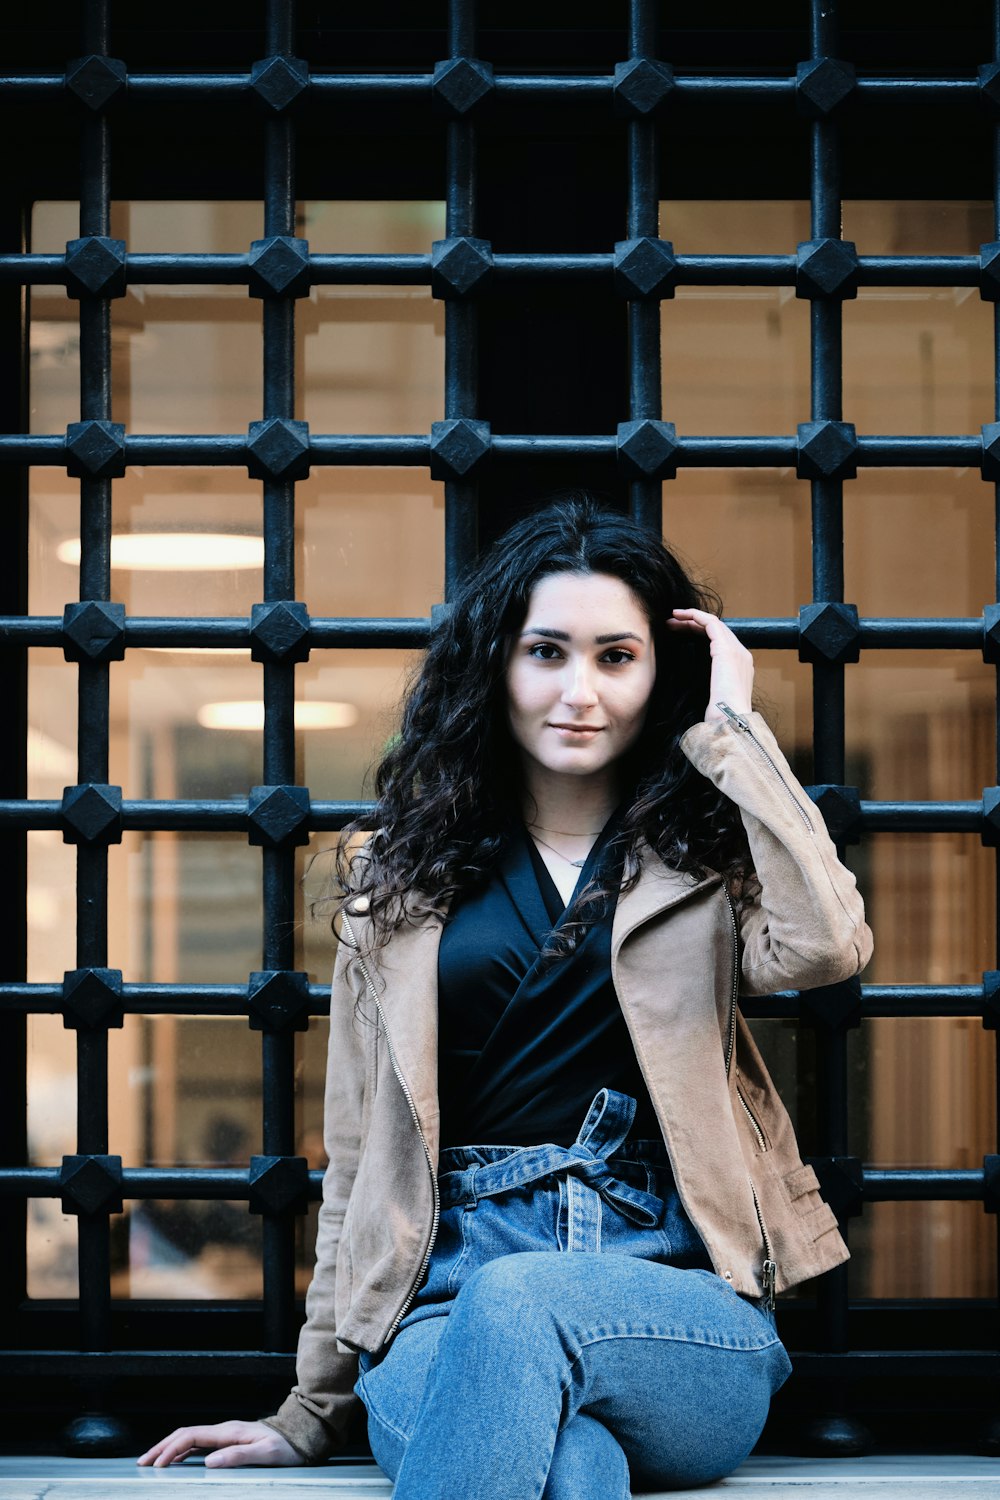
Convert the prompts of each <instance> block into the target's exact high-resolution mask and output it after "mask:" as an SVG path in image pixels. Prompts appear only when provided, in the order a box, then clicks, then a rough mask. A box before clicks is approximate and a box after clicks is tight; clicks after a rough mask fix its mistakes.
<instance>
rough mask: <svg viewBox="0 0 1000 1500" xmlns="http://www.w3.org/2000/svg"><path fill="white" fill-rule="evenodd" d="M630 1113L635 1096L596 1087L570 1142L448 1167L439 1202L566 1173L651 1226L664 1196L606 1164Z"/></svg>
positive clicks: (489, 1194)
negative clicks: (453, 1168) (597, 1090)
mask: <svg viewBox="0 0 1000 1500" xmlns="http://www.w3.org/2000/svg"><path fill="white" fill-rule="evenodd" d="M634 1117H635V1100H634V1099H632V1098H630V1097H629V1095H628V1094H619V1093H616V1092H615V1090H614V1089H601V1091H600V1093H599V1094H596V1095H595V1096H594V1101H593V1103H592V1104H591V1106H590V1108H589V1110H588V1111H587V1118H586V1119H585V1120H584V1122H583V1125H582V1126H581V1128H580V1133H579V1135H578V1136H577V1138H576V1140H575V1141H574V1142H573V1144H572V1146H525V1147H523V1148H521V1149H519V1150H513V1151H511V1153H510V1155H509V1156H504V1157H503V1158H501V1160H500V1161H493V1162H487V1163H485V1164H483V1165H478V1166H471V1167H465V1168H463V1169H462V1170H461V1171H455V1172H448V1173H446V1174H445V1175H444V1176H443V1177H442V1179H441V1202H442V1207H445V1208H451V1207H454V1206H455V1205H456V1204H459V1203H464V1204H465V1205H466V1207H468V1208H473V1207H475V1204H476V1202H477V1201H478V1200H479V1199H480V1198H493V1197H496V1195H497V1194H498V1193H504V1192H507V1191H508V1190H509V1189H510V1188H516V1187H524V1186H526V1185H527V1184H528V1183H531V1182H539V1181H540V1180H541V1179H542V1178H543V1177H552V1176H569V1177H578V1178H579V1179H580V1180H581V1182H584V1183H586V1185H587V1186H588V1187H591V1188H593V1189H594V1191H595V1192H597V1193H599V1194H600V1195H601V1197H602V1198H603V1199H604V1200H605V1202H607V1203H610V1204H611V1205H612V1206H613V1207H614V1208H617V1209H618V1211H619V1212H620V1213H622V1214H624V1215H625V1217H626V1218H627V1219H630V1220H631V1222H632V1223H633V1224H638V1225H639V1226H640V1227H641V1228H643V1229H655V1228H656V1226H657V1225H658V1224H659V1223H660V1222H661V1220H662V1219H663V1214H664V1209H665V1204H664V1202H663V1199H662V1198H657V1197H656V1196H655V1194H653V1193H643V1192H640V1191H639V1190H638V1189H637V1188H633V1187H629V1185H628V1183H627V1182H621V1181H619V1179H618V1178H617V1177H615V1176H614V1175H613V1174H612V1171H611V1168H610V1167H609V1165H608V1157H609V1156H613V1155H614V1153H615V1152H616V1151H617V1150H618V1149H619V1147H620V1146H621V1144H622V1142H623V1141H624V1140H625V1137H626V1136H627V1135H628V1133H629V1130H630V1128H631V1125H632V1121H633V1119H634Z"/></svg>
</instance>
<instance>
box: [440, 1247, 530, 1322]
mask: <svg viewBox="0 0 1000 1500" xmlns="http://www.w3.org/2000/svg"><path fill="white" fill-rule="evenodd" d="M553 1259H555V1257H554V1256H553V1255H552V1254H551V1253H550V1252H546V1251H544V1250H523V1251H518V1252H517V1253H516V1254H513V1255H499V1256H497V1258H496V1259H495V1260H490V1261H487V1262H486V1264H485V1265H483V1266H479V1267H478V1268H477V1270H475V1271H473V1273H472V1275H471V1276H470V1277H469V1279H468V1281H467V1282H466V1283H465V1285H464V1286H463V1287H462V1289H461V1291H460V1292H459V1294H458V1296H457V1298H456V1299H455V1311H457V1310H458V1308H459V1307H461V1306H464V1307H465V1308H466V1309H470V1308H472V1307H473V1306H474V1307H475V1308H476V1310H477V1312H479V1313H480V1314H482V1315H485V1316H490V1315H491V1314H493V1313H497V1312H501V1313H502V1314H503V1315H504V1317H505V1318H507V1319H509V1318H510V1316H511V1313H512V1312H513V1311H515V1310H516V1311H518V1312H521V1313H528V1312H530V1310H531V1309H533V1308H538V1307H545V1306H546V1305H547V1304H548V1303H549V1302H550V1301H551V1297H550V1295H549V1282H550V1281H551V1276H550V1275H549V1274H548V1273H549V1272H550V1271H551V1269H552V1267H551V1265H550V1262H551V1261H552V1260H553Z"/></svg>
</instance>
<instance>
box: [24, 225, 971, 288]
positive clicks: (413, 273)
mask: <svg viewBox="0 0 1000 1500" xmlns="http://www.w3.org/2000/svg"><path fill="white" fill-rule="evenodd" d="M667 227H668V229H669V213H668V224H667ZM667 237H668V238H669V235H668V236H667ZM676 264H677V273H676V284H677V285H678V286H794V285H795V277H796V261H795V256H794V255H793V254H788V255H679V256H678V257H677V262H676ZM858 264H859V282H860V284H861V285H862V286H866V285H867V286H881V287H886V286H888V287H892V286H900V287H908V286H928V287H931V286H934V287H978V285H979V276H980V266H979V257H978V256H977V255H874V256H867V255H863V256H861V257H860V258H859V262H858ZM614 265H615V257H614V255H613V254H611V253H610V252H607V253H603V254H602V253H593V254H586V255H584V254H570V253H568V252H567V253H565V254H548V255H542V254H505V255H496V256H494V258H493V272H494V277H495V279H496V280H498V281H526V280H561V279H563V278H565V279H567V280H573V281H600V280H605V281H607V282H608V283H609V285H610V283H611V278H612V274H613V272H614ZM431 272H432V261H431V257H430V256H429V255H401V254H400V255H322V254H315V255H311V256H310V257H309V280H310V281H311V282H312V284H313V285H314V286H338V285H340V286H372V287H377V286H379V285H384V286H429V285H430V283H431ZM126 276H127V279H128V282H129V285H131V286H201V285H204V286H213V285H240V284H243V285H246V284H247V282H248V281H249V279H250V261H249V256H248V255H220V254H185V255H172V254H168V253H160V254H138V255H128V256H127V257H126ZM65 279H66V273H65V260H64V257H63V256H61V255H41V254H28V255H0V284H7V285H10V284H24V285H33V286H49V285H53V284H55V285H58V284H60V283H63V282H65Z"/></svg>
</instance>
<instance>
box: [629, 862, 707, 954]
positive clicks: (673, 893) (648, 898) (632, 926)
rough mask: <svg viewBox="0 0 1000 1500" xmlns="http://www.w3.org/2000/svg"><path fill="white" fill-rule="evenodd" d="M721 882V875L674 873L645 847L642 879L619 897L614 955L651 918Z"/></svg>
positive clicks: (675, 871)
mask: <svg viewBox="0 0 1000 1500" xmlns="http://www.w3.org/2000/svg"><path fill="white" fill-rule="evenodd" d="M721 879H722V877H721V875H716V874H714V873H713V874H711V875H706V876H704V877H703V878H702V879H699V878H698V877H697V876H695V875H684V874H682V873H681V871H680V870H672V869H670V867H669V866H668V865H665V864H664V863H663V861H662V859H660V857H659V855H658V854H654V853H653V851H652V849H650V848H648V847H644V848H643V850H642V872H641V874H640V876H639V879H638V880H637V881H636V883H635V885H634V886H633V887H632V889H631V890H630V891H624V892H623V893H622V895H620V896H619V897H618V904H617V906H616V907H615V915H614V921H613V923H612V927H611V951H612V953H613V954H616V953H617V952H618V949H619V948H620V947H621V944H622V943H623V942H624V940H625V939H626V938H627V937H628V936H629V934H630V933H632V932H634V931H635V930H636V928H637V927H641V926H642V924H643V922H648V921H649V919H650V918H651V917H655V916H658V915H659V914H660V912H662V911H666V910H667V909H668V907H671V906H676V905H677V904H678V902H680V901H686V900H687V898H688V897H689V896H693V895H694V893H695V892H696V891H702V890H705V889H706V888H707V887H708V886H710V885H718V883H719V881H720V880H721Z"/></svg>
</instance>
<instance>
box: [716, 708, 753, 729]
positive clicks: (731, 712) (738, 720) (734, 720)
mask: <svg viewBox="0 0 1000 1500" xmlns="http://www.w3.org/2000/svg"><path fill="white" fill-rule="evenodd" d="M715 706H716V708H721V709H722V712H723V713H724V714H725V716H726V718H727V719H728V720H729V722H730V724H734V725H735V726H736V728H737V729H742V730H743V733H744V734H749V733H750V725H749V724H748V723H747V721H746V719H745V718H744V717H743V715H742V714H738V713H737V712H736V710H735V709H734V708H730V707H729V704H728V703H717V704H716V705H715Z"/></svg>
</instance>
